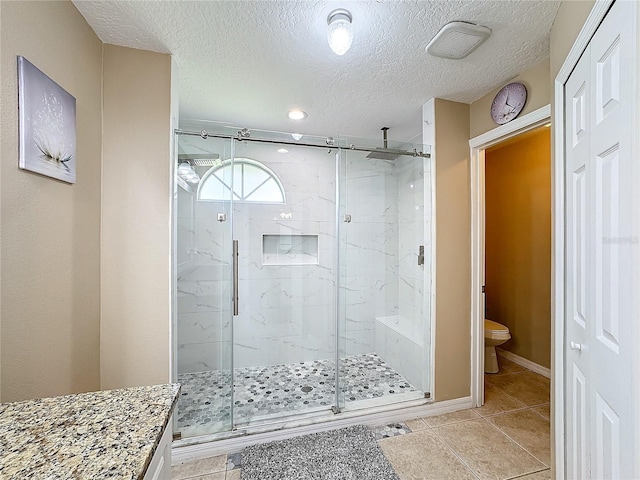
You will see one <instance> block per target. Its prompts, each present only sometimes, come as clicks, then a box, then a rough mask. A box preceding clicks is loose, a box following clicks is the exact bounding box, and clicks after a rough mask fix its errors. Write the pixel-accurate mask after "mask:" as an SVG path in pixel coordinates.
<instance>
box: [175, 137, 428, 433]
mask: <svg viewBox="0 0 640 480" xmlns="http://www.w3.org/2000/svg"><path fill="white" fill-rule="evenodd" d="M193 130H195V131H199V130H200V129H199V128H195V129H193ZM216 130H217V132H218V133H216V134H202V136H201V135H199V134H197V133H194V132H183V133H181V134H178V135H177V137H176V138H177V140H176V141H177V150H178V162H177V170H176V177H178V176H180V175H183V176H185V178H187V180H188V181H182V180H178V181H177V186H176V194H175V212H176V218H175V224H176V239H175V244H176V249H175V253H174V258H175V270H176V322H175V329H176V331H175V338H176V339H177V341H176V343H177V345H176V359H177V360H176V370H177V380H178V381H179V382H180V383H181V384H182V395H181V399H180V402H179V403H178V406H177V415H176V426H175V431H176V432H177V433H178V434H179V435H180V436H181V437H182V438H186V437H193V436H202V435H208V434H216V433H221V432H229V431H231V430H234V429H239V430H240V431H243V432H248V431H252V430H254V427H258V428H259V429H264V428H265V425H269V424H273V425H282V421H289V420H292V419H294V418H296V419H299V418H305V417H316V416H318V417H324V419H325V420H326V418H327V417H328V416H330V415H332V413H331V412H332V411H333V413H338V412H340V411H342V410H356V409H364V408H367V407H374V406H376V407H377V406H383V405H389V404H393V403H396V402H401V401H407V400H416V399H422V400H424V397H425V394H426V392H428V391H429V386H430V385H429V378H430V376H429V375H430V372H431V370H430V367H429V364H430V363H429V360H430V342H429V340H430V314H429V312H430V306H429V298H430V288H431V287H430V285H429V284H428V282H425V279H428V278H430V277H431V275H430V261H429V260H430V254H429V252H430V244H429V242H428V239H429V238H430V233H429V232H430V218H428V217H429V216H428V214H427V215H426V216H425V212H430V211H431V207H430V205H431V204H430V195H431V188H430V187H429V186H427V187H425V179H427V182H426V185H429V181H430V180H428V179H430V175H429V168H430V161H429V160H428V159H425V158H423V157H421V156H420V155H419V154H418V152H419V150H420V148H417V150H416V155H415V156H411V155H398V154H397V153H394V152H393V151H392V152H390V151H389V150H386V151H384V152H383V151H380V150H378V148H379V147H380V145H379V143H378V142H376V141H374V140H362V139H358V140H356V139H352V138H336V139H331V138H325V137H322V138H320V137H312V136H307V135H305V136H304V137H302V138H298V137H297V136H296V137H294V136H292V135H287V134H281V133H276V132H264V131H256V130H253V131H251V132H246V131H239V130H238V129H237V128H233V129H231V128H228V129H227V128H222V127H218V128H217V129H216ZM243 135H244V136H243ZM247 135H248V136H250V138H248V137H247ZM357 147H364V149H365V151H359V150H358V148H357ZM413 148H414V146H413V145H409V144H401V143H398V142H389V144H388V149H395V150H404V151H409V152H412V151H413ZM381 157H382V158H381ZM192 173H195V174H197V175H198V176H199V181H197V180H196V179H195V178H194V177H193V175H191V177H189V175H190V174H192ZM189 178H191V180H189ZM421 246H422V247H424V254H423V253H422V251H423V250H421ZM236 252H237V253H236ZM234 260H235V261H234ZM234 273H235V274H234ZM234 310H235V311H234ZM266 428H268V427H266Z"/></svg>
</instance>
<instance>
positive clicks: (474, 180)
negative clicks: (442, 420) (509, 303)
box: [469, 105, 551, 407]
mask: <svg viewBox="0 0 640 480" xmlns="http://www.w3.org/2000/svg"><path fill="white" fill-rule="evenodd" d="M550 119H551V105H545V106H544V107H541V108H539V109H537V110H534V111H533V112H531V113H528V114H527V115H523V116H522V117H520V118H517V119H516V120H514V121H512V122H510V123H507V124H505V125H501V126H500V127H496V128H494V129H493V130H489V131H488V132H487V133H483V134H482V135H478V136H477V137H474V138H472V139H471V140H469V147H470V148H471V164H470V167H471V399H472V404H473V406H474V407H481V406H482V405H483V404H484V293H482V285H483V284H484V270H485V262H484V246H485V236H484V225H485V188H484V187H485V164H484V153H485V150H486V149H487V148H489V147H491V146H493V145H495V144H497V143H500V142H502V141H504V140H507V139H509V138H512V137H515V136H517V135H520V134H521V133H524V132H527V131H529V130H532V129H534V128H537V127H539V126H541V125H545V124H547V123H549V121H550Z"/></svg>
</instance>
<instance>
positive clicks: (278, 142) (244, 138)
mask: <svg viewBox="0 0 640 480" xmlns="http://www.w3.org/2000/svg"><path fill="white" fill-rule="evenodd" d="M174 133H175V134H176V135H189V136H196V137H202V138H204V139H205V140H206V139H207V138H222V139H234V140H237V141H239V142H258V143H271V144H275V145H292V146H296V147H316V148H327V147H329V148H340V149H342V150H353V151H356V152H374V151H375V152H380V153H390V154H395V155H407V156H410V157H423V158H431V155H430V154H428V153H424V152H420V151H418V150H417V149H415V148H414V149H413V151H409V150H399V149H395V148H386V144H385V148H366V147H358V146H356V145H353V144H351V145H345V146H340V145H330V144H324V145H322V144H317V143H300V142H289V141H285V140H268V139H265V138H252V137H247V136H242V135H238V136H236V137H234V136H233V135H224V134H221V133H209V132H207V131H206V130H202V131H200V132H194V131H189V130H181V129H179V128H177V129H175V130H174Z"/></svg>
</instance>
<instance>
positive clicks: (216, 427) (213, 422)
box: [174, 136, 233, 438]
mask: <svg viewBox="0 0 640 480" xmlns="http://www.w3.org/2000/svg"><path fill="white" fill-rule="evenodd" d="M177 144H178V145H177V148H178V162H177V163H178V165H177V170H176V172H175V175H176V184H177V185H176V196H177V198H176V203H175V211H176V220H175V221H176V252H175V258H176V262H175V271H176V331H175V337H176V342H177V347H176V353H177V355H176V357H177V359H176V362H177V365H176V369H177V380H178V382H179V383H181V384H182V391H181V396H180V400H179V402H178V405H177V410H176V415H175V417H176V420H175V421H176V425H175V428H174V431H175V432H177V433H178V434H179V435H181V437H182V438H185V437H193V436H199V435H204V434H210V433H216V432H224V431H228V430H231V428H232V403H233V391H232V387H231V386H232V383H233V365H232V357H231V352H232V345H231V339H232V334H233V332H232V327H233V326H232V323H231V318H232V311H231V307H232V301H231V293H232V264H231V259H232V246H233V242H232V232H231V226H232V210H231V191H230V190H229V189H225V188H220V189H217V191H216V192H208V193H209V196H210V197H211V195H213V194H215V195H214V198H216V199H217V200H211V201H203V200H201V199H199V196H198V193H199V192H198V187H199V185H200V184H199V183H196V182H195V181H193V180H194V179H193V178H192V179H191V180H192V181H190V182H187V181H185V180H184V179H183V178H182V177H187V174H188V173H190V172H187V171H186V170H188V169H187V166H188V167H189V168H190V169H191V171H193V172H195V173H196V174H197V175H198V176H200V177H204V176H205V175H206V173H207V172H208V171H210V169H211V168H212V167H213V168H215V166H218V165H220V164H221V160H222V159H224V158H229V157H231V149H232V140H231V139H214V138H209V139H206V140H205V139H203V138H200V137H198V136H179V137H177Z"/></svg>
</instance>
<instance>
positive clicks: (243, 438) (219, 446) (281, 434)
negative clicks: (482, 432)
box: [171, 397, 472, 465]
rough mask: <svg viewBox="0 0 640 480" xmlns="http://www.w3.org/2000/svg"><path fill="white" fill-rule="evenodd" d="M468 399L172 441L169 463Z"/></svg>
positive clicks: (467, 404)
mask: <svg viewBox="0 0 640 480" xmlns="http://www.w3.org/2000/svg"><path fill="white" fill-rule="evenodd" d="M471 407H472V404H471V397H463V398H456V399H453V400H446V401H443V402H435V403H428V404H422V405H417V406H409V407H404V408H395V409H393V408H392V409H388V410H385V411H376V412H373V413H362V412H361V411H355V412H345V413H341V414H339V415H338V416H334V417H323V419H315V420H314V421H315V423H312V424H308V425H301V426H296V427H291V428H280V429H278V430H273V431H269V432H261V433H253V434H242V433H237V435H238V436H234V437H230V438H223V439H219V440H213V439H212V440H210V441H206V439H205V438H204V437H203V440H204V441H203V442H202V443H193V444H185V441H184V440H178V441H176V442H173V447H172V449H171V463H172V465H178V464H180V463H184V462H190V461H193V460H199V459H201V458H207V457H213V456H216V455H222V454H225V453H235V452H239V451H240V450H242V449H243V448H244V447H247V446H249V445H254V444H256V443H265V442H271V441H274V440H283V439H285V438H291V437H297V436H300V435H306V434H309V433H316V432H324V431H327V430H334V429H336V428H342V427H348V426H350V425H367V426H370V427H377V426H380V425H387V424H389V423H395V422H400V421H404V420H411V419H413V418H418V417H432V416H434V415H442V414H443V413H450V412H456V411H458V410H465V409H467V408H471Z"/></svg>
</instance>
